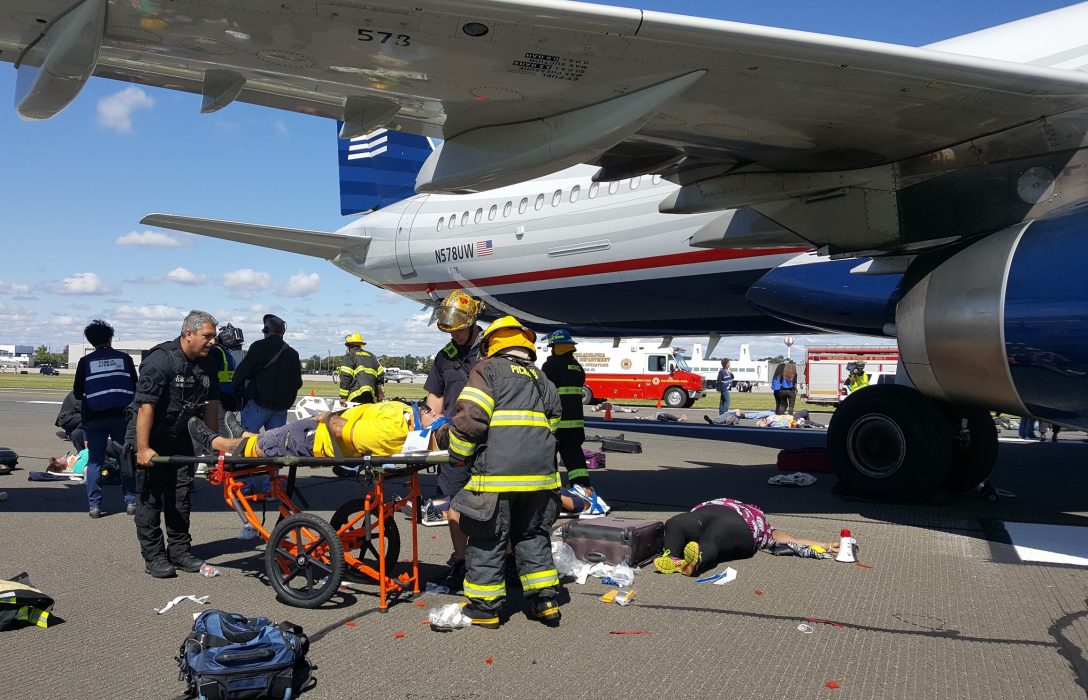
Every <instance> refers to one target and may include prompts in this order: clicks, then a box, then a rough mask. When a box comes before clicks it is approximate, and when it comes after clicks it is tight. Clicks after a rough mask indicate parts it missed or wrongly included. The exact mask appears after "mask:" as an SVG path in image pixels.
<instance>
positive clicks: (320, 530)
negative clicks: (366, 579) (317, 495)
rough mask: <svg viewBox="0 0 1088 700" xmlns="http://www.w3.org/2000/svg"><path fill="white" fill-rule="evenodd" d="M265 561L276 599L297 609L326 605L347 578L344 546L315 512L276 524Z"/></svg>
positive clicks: (293, 516)
mask: <svg viewBox="0 0 1088 700" xmlns="http://www.w3.org/2000/svg"><path fill="white" fill-rule="evenodd" d="M264 559H265V569H266V571H267V573H268V580H269V582H271V584H272V588H273V589H275V591H276V595H277V597H279V599H280V600H282V601H283V602H285V603H287V604H288V605H293V606H295V607H297V608H316V607H319V606H320V605H322V604H323V603H325V601H327V600H328V599H329V598H331V597H332V595H333V594H334V593H335V592H336V591H337V589H338V588H339V587H340V582H341V580H342V579H343V576H344V547H343V545H342V544H341V543H340V539H339V538H338V537H337V536H336V530H334V529H333V528H332V526H331V525H329V524H328V523H327V522H325V521H324V520H322V519H321V518H319V517H318V516H316V515H314V514H312V513H296V514H294V515H292V516H290V517H289V518H285V519H284V520H283V521H281V522H280V523H279V524H278V525H276V527H275V529H273V530H272V535H271V536H270V537H269V538H268V546H267V547H266V548H265V557H264Z"/></svg>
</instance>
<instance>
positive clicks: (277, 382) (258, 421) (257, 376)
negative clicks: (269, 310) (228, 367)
mask: <svg viewBox="0 0 1088 700" xmlns="http://www.w3.org/2000/svg"><path fill="white" fill-rule="evenodd" d="M262 332H263V333H264V338H262V339H261V340H258V341H256V342H255V343H253V344H252V345H250V346H249V352H248V353H246V356H245V357H244V358H242V362H241V363H240V364H239V365H238V368H237V369H235V370H234V378H233V379H232V380H231V384H232V385H233V386H234V390H235V391H236V392H238V391H244V395H245V397H246V402H245V405H244V406H243V407H242V427H243V428H245V429H246V430H247V431H249V432H251V433H259V432H260V431H261V428H266V429H271V428H278V427H280V426H282V425H286V424H287V409H289V408H291V406H292V405H294V403H295V398H296V397H297V396H298V390H299V389H301V388H302V363H301V362H300V361H299V358H298V352H297V351H296V350H295V349H294V348H292V347H291V346H290V345H288V344H287V343H285V342H284V340H283V334H284V333H286V332H287V324H286V323H284V322H283V319H282V318H280V317H279V316H274V315H272V314H265V317H264V328H263V329H262Z"/></svg>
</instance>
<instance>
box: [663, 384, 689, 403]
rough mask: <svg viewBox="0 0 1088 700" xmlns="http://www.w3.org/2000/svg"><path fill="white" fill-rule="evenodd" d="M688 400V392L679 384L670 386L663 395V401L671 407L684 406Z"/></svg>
mask: <svg viewBox="0 0 1088 700" xmlns="http://www.w3.org/2000/svg"><path fill="white" fill-rule="evenodd" d="M687 402H688V392H686V391H684V390H683V389H681V388H680V387H678V386H670V387H669V388H668V389H666V390H665V393H664V394H662V396H661V403H663V404H665V405H666V406H668V407H669V408H683V407H684V404H686V403H687Z"/></svg>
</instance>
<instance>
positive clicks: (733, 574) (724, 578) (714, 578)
mask: <svg viewBox="0 0 1088 700" xmlns="http://www.w3.org/2000/svg"><path fill="white" fill-rule="evenodd" d="M736 580H737V570H736V569H734V568H733V567H731V566H729V567H726V569H725V571H723V572H721V573H719V574H712V575H710V576H704V577H702V578H697V579H695V583H713V584H714V585H715V586H723V585H725V584H727V583H732V582H733V581H736Z"/></svg>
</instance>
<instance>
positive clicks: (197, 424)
mask: <svg viewBox="0 0 1088 700" xmlns="http://www.w3.org/2000/svg"><path fill="white" fill-rule="evenodd" d="M189 435H190V436H191V437H192V438H193V444H194V445H196V446H197V447H199V448H200V451H201V453H202V454H206V455H214V454H216V452H217V451H216V450H215V449H214V448H213V447H212V440H214V439H215V438H217V437H219V434H218V433H216V432H215V431H214V430H212V429H211V428H209V427H208V424H207V423H205V422H204V421H202V420H201V419H200V418H198V417H196V416H193V417H192V418H190V419H189Z"/></svg>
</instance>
